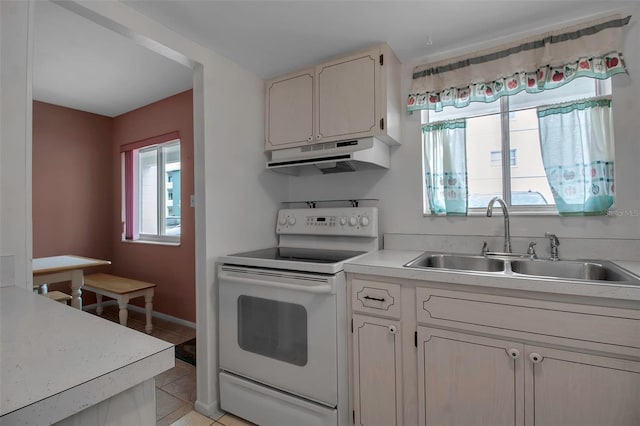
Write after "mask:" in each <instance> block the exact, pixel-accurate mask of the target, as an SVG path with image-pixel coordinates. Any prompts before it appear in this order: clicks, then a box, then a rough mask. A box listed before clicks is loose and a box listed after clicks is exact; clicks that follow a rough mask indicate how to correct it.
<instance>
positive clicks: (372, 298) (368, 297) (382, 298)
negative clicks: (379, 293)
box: [364, 296, 384, 302]
mask: <svg viewBox="0 0 640 426" xmlns="http://www.w3.org/2000/svg"><path fill="white" fill-rule="evenodd" d="M364 298H365V299H369V300H375V301H376V302H384V297H371V296H364Z"/></svg>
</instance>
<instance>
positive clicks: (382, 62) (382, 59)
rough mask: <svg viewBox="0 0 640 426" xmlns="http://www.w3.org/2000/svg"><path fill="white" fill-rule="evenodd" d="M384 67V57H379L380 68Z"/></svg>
mask: <svg viewBox="0 0 640 426" xmlns="http://www.w3.org/2000/svg"><path fill="white" fill-rule="evenodd" d="M382 65H384V55H380V66H382Z"/></svg>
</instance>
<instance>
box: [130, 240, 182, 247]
mask: <svg viewBox="0 0 640 426" xmlns="http://www.w3.org/2000/svg"><path fill="white" fill-rule="evenodd" d="M120 241H121V242H123V243H125V244H148V245H152V246H169V247H180V246H181V245H182V243H180V242H177V243H174V242H170V241H151V240H120Z"/></svg>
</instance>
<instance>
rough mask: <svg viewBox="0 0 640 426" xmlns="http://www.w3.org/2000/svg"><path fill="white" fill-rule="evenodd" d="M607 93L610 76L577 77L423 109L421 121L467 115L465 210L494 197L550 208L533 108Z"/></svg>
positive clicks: (532, 208) (524, 207)
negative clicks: (556, 84)
mask: <svg viewBox="0 0 640 426" xmlns="http://www.w3.org/2000/svg"><path fill="white" fill-rule="evenodd" d="M610 93H611V86H610V80H595V79H591V78H578V79H575V80H574V81H572V82H571V83H568V84H566V85H564V86H562V87H559V88H556V89H552V90H546V91H544V92H540V93H536V94H531V93H527V92H520V93H518V94H516V95H512V96H504V97H502V98H500V99H498V100H496V101H494V102H492V103H471V104H470V105H469V106H467V107H464V108H455V107H453V106H449V107H445V108H444V109H443V110H442V111H440V112H434V111H427V110H423V115H422V121H423V123H437V122H441V121H447V120H454V119H461V118H464V119H466V161H467V166H466V167H467V185H468V200H467V201H468V209H469V212H473V210H474V209H476V210H477V211H480V209H482V210H484V209H486V207H487V203H488V202H489V200H490V199H491V198H493V197H494V196H498V197H500V198H502V199H503V200H504V201H505V202H506V203H507V204H508V205H509V206H510V207H512V208H513V210H514V211H518V210H520V211H527V212H539V213H542V212H555V211H556V208H555V205H554V197H553V194H552V191H551V188H550V186H549V183H548V181H547V177H546V174H545V170H544V166H543V162H542V154H541V150H540V138H539V129H538V118H537V114H536V107H538V106H541V105H549V104H556V103H560V102H567V101H574V100H579V99H583V98H591V97H594V96H600V95H606V94H610ZM503 153H509V155H508V156H505V155H503ZM424 199H425V201H424V210H425V213H429V202H428V200H427V195H426V193H424Z"/></svg>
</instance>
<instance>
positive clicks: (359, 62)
mask: <svg viewBox="0 0 640 426" xmlns="http://www.w3.org/2000/svg"><path fill="white" fill-rule="evenodd" d="M379 60H380V50H379V49H372V50H369V51H366V52H363V53H360V54H356V55H352V56H348V57H346V58H342V59H339V60H336V61H332V62H327V63H325V64H322V65H319V66H318V67H316V79H317V82H316V88H317V89H316V93H317V96H318V100H317V104H318V108H317V112H316V125H317V134H316V142H329V141H333V140H339V139H346V138H358V137H366V136H372V135H375V134H376V133H377V132H378V129H379V117H378V115H379V114H378V106H377V103H378V97H379V93H380V88H379V86H380V65H379Z"/></svg>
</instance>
